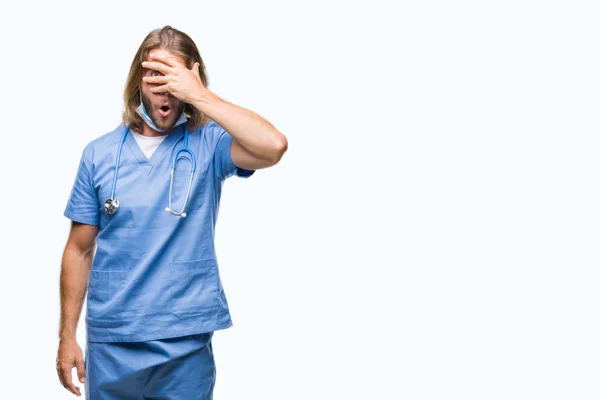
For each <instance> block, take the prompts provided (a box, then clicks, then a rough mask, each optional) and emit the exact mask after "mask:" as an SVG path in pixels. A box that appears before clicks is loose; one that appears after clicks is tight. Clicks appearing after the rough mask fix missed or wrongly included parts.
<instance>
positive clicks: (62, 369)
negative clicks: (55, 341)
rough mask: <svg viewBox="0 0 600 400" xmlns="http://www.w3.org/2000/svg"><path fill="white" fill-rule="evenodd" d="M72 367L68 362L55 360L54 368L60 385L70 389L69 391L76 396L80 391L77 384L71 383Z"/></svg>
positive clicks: (79, 394)
mask: <svg viewBox="0 0 600 400" xmlns="http://www.w3.org/2000/svg"><path fill="white" fill-rule="evenodd" d="M72 368H73V365H72V364H70V363H66V362H64V361H63V362H60V361H57V362H56V369H57V372H58V378H59V379H60V383H61V385H63V386H64V387H65V389H67V390H68V391H70V392H71V393H73V394H75V395H77V396H81V391H80V390H79V387H78V386H75V385H74V384H73V379H72V376H71V369H72Z"/></svg>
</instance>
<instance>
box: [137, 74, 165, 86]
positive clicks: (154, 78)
mask: <svg viewBox="0 0 600 400" xmlns="http://www.w3.org/2000/svg"><path fill="white" fill-rule="evenodd" d="M142 80H143V81H144V82H146V83H161V84H165V83H169V77H168V76H164V75H161V76H144V77H143V78H142Z"/></svg>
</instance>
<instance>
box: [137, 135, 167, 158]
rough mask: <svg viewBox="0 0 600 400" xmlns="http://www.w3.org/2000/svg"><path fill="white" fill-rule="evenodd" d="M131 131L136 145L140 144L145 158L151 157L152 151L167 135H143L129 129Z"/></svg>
mask: <svg viewBox="0 0 600 400" xmlns="http://www.w3.org/2000/svg"><path fill="white" fill-rule="evenodd" d="M131 133H133V137H134V138H135V141H136V142H137V144H138V146H140V148H141V149H142V151H143V152H144V154H145V155H146V157H147V158H150V157H152V153H154V151H155V150H156V149H157V148H158V146H159V145H160V144H161V143H162V141H163V140H165V138H166V137H167V135H160V136H144V135H140V134H139V133H137V132H136V131H134V130H131Z"/></svg>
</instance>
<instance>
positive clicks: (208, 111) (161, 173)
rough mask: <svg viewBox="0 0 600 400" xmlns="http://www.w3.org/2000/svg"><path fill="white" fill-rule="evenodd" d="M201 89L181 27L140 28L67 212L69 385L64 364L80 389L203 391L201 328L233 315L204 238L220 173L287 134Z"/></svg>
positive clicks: (112, 393)
mask: <svg viewBox="0 0 600 400" xmlns="http://www.w3.org/2000/svg"><path fill="white" fill-rule="evenodd" d="M207 86H208V79H207V75H206V71H205V68H204V63H203V61H202V59H201V57H200V53H199V51H198V49H197V47H196V45H195V43H194V42H193V41H192V39H191V38H190V37H189V36H188V35H186V34H185V33H183V32H181V31H179V30H176V29H173V28H171V27H170V26H165V27H164V28H162V29H157V30H154V31H152V32H150V33H149V34H148V35H147V37H146V38H145V39H144V41H143V43H142V44H141V46H140V48H139V49H138V51H137V54H136V55H135V57H134V59H133V62H132V65H131V69H130V71H129V76H128V79H127V82H126V87H125V93H124V102H125V110H124V112H123V121H122V123H121V124H120V125H119V126H118V127H117V128H116V129H115V130H113V131H111V132H108V133H106V134H104V135H102V136H100V137H98V138H96V139H94V140H93V141H91V142H90V143H89V144H88V145H87V146H86V147H85V149H84V150H83V154H82V157H81V161H80V164H79V168H78V171H77V176H76V179H75V183H74V185H73V189H72V191H71V194H70V197H69V200H68V203H67V206H66V209H65V213H64V214H65V216H66V217H68V218H70V219H71V220H72V225H71V231H70V235H69V238H68V241H67V244H66V246H65V250H64V255H63V259H62V269H61V277H60V287H61V291H60V294H61V318H60V332H59V337H60V344H59V347H58V355H57V364H56V366H57V372H58V375H59V379H60V381H61V383H62V385H63V386H64V387H65V388H66V389H68V390H69V391H71V392H72V393H74V394H76V395H77V396H80V395H81V391H80V389H79V387H78V386H76V385H75V384H74V383H73V380H72V378H71V376H72V368H73V367H75V368H76V369H77V376H78V378H79V381H80V382H81V383H85V391H86V398H87V399H91V400H94V399H103V400H104V399H140V400H142V399H145V398H168V399H211V398H212V392H213V388H214V384H215V377H216V372H215V366H214V358H213V354H212V341H211V339H212V335H213V332H214V331H215V330H219V329H226V328H228V327H230V326H232V321H231V317H230V314H229V309H228V304H227V299H226V296H225V292H224V290H223V286H222V284H221V280H220V277H219V271H218V263H217V258H216V254H215V248H214V232H215V223H216V219H217V214H218V209H219V201H220V196H221V188H222V185H223V181H224V180H225V179H227V178H228V177H230V176H233V175H234V174H235V175H236V176H238V177H244V178H248V177H249V176H251V175H253V174H254V172H255V170H257V169H261V168H267V167H270V166H273V165H275V164H277V163H278V162H279V160H280V159H281V157H282V156H283V154H284V153H285V151H286V150H287V139H286V137H285V136H284V135H283V134H282V133H280V132H279V131H278V130H277V129H275V128H274V127H273V126H272V125H271V124H270V123H268V122H267V121H266V120H265V119H263V118H261V117H260V116H258V115H256V114H255V113H253V112H251V111H249V110H247V109H244V108H241V107H238V106H236V105H234V104H231V103H229V102H227V101H225V100H222V99H220V98H219V97H218V96H216V95H215V94H214V93H212V92H211V91H209V90H208V89H207ZM182 148H184V150H181V149H182ZM175 158H176V159H177V161H176V164H175V167H176V168H175V172H174V173H173V174H172V175H171V171H172V167H173V162H174V159H175ZM86 292H87V297H86ZM84 298H86V299H87V309H86V318H85V321H86V348H85V357H84V355H83V353H82V350H81V348H80V346H79V345H78V343H77V341H76V338H75V334H76V328H77V324H78V320H79V315H80V312H81V309H82V304H83V300H84Z"/></svg>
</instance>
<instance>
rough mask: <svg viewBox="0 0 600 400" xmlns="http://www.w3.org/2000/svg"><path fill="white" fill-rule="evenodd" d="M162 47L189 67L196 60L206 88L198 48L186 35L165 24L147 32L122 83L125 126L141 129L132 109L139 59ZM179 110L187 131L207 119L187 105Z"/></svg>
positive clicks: (137, 89)
mask: <svg viewBox="0 0 600 400" xmlns="http://www.w3.org/2000/svg"><path fill="white" fill-rule="evenodd" d="M159 48H162V49H165V50H168V51H170V52H171V53H173V54H175V55H178V56H180V57H181V58H183V60H184V61H185V65H186V67H187V68H190V69H191V68H192V66H193V65H194V63H196V62H197V63H199V64H200V65H199V67H198V74H199V75H200V80H201V81H202V85H204V87H205V88H208V76H207V74H206V67H205V66H204V61H202V57H200V52H199V51H198V47H196V44H195V43H194V41H193V40H192V38H190V37H189V36H188V35H187V34H185V33H184V32H181V31H180V30H177V29H175V28H172V27H171V26H169V25H166V26H164V27H162V28H159V29H155V30H153V31H151V32H150V33H149V34H148V35H147V36H146V38H145V39H144V41H143V42H142V44H141V45H140V47H139V49H138V51H137V53H136V54H135V56H134V57H133V61H132V62H131V68H130V69H129V75H128V77H127V82H126V83H125V91H124V93H123V101H124V104H125V110H124V111H123V117H122V118H123V123H124V124H125V125H128V126H129V127H131V128H132V129H133V130H135V131H138V132H142V130H143V124H144V122H143V121H142V118H140V116H139V115H138V114H137V113H136V112H135V109H136V108H137V107H138V106H139V105H140V89H141V83H142V62H143V61H145V60H146V58H147V57H148V52H149V51H150V50H154V49H159ZM183 112H184V113H185V114H186V116H187V117H188V129H189V130H190V131H192V130H194V129H196V128H199V127H200V126H202V125H204V124H206V123H207V122H208V117H207V116H206V115H204V114H203V113H201V112H200V111H198V109H196V108H195V107H193V106H192V105H191V104H185V106H184V109H183Z"/></svg>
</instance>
